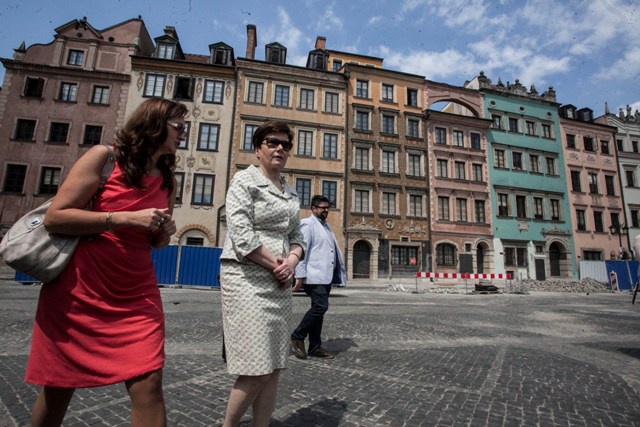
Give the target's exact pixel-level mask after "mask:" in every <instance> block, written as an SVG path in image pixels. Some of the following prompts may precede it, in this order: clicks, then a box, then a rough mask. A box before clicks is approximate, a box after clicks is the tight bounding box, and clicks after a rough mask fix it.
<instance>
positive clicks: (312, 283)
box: [291, 196, 346, 359]
mask: <svg viewBox="0 0 640 427" xmlns="http://www.w3.org/2000/svg"><path fill="white" fill-rule="evenodd" d="M328 215H329V199H327V198H326V197H324V196H313V199H311V215H310V216H309V217H307V218H305V219H303V220H302V221H301V227H300V229H301V231H302V234H303V235H304V240H305V242H307V251H306V253H305V257H304V260H302V261H300V263H299V264H298V267H297V268H296V284H295V286H294V288H293V289H294V291H297V290H298V289H300V287H301V286H303V285H304V291H305V292H306V294H307V295H309V297H311V308H310V309H309V311H307V313H306V314H305V315H304V317H303V318H302V321H301V322H300V324H299V325H298V327H297V328H296V329H295V331H293V333H292V334H291V347H292V348H293V353H294V354H295V356H296V357H297V358H298V359H306V358H307V355H309V356H314V357H320V358H322V359H333V358H334V357H335V356H334V355H333V354H331V353H329V352H328V351H327V350H325V349H324V348H323V347H322V337H321V335H322V324H323V322H324V314H325V313H326V312H327V310H328V309H329V294H330V293H331V286H333V285H341V284H344V283H346V274H345V268H344V260H343V259H342V253H341V252H340V249H339V248H338V242H337V241H336V237H335V235H334V234H333V231H331V227H329V224H327V216H328ZM307 336H308V337H309V349H308V351H307V350H305V343H304V341H305V339H306V338H307Z"/></svg>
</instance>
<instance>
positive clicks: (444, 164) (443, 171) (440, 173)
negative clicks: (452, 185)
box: [436, 159, 449, 178]
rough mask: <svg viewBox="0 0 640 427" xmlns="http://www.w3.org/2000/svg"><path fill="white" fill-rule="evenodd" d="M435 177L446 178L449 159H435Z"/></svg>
mask: <svg viewBox="0 0 640 427" xmlns="http://www.w3.org/2000/svg"><path fill="white" fill-rule="evenodd" d="M437 166H438V168H437V170H436V173H437V175H436V176H437V177H438V178H447V177H448V176H449V173H448V169H449V161H448V160H446V159H438V160H437Z"/></svg>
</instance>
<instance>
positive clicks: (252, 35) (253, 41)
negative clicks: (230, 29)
mask: <svg viewBox="0 0 640 427" xmlns="http://www.w3.org/2000/svg"><path fill="white" fill-rule="evenodd" d="M256 32H257V30H256V26H255V25H253V24H247V55H246V57H247V58H248V59H255V56H256V46H257V45H258V36H257V34H256Z"/></svg>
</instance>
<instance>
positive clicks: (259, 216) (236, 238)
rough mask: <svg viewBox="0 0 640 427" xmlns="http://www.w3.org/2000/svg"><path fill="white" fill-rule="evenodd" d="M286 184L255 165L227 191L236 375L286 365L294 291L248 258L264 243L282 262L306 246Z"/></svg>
mask: <svg viewBox="0 0 640 427" xmlns="http://www.w3.org/2000/svg"><path fill="white" fill-rule="evenodd" d="M283 183H284V180H283ZM284 184H285V185H284V192H281V191H279V190H278V189H277V188H276V186H275V185H273V183H272V182H271V181H270V180H269V179H267V178H266V177H265V176H264V175H263V174H262V173H261V172H260V170H259V169H258V168H256V167H255V166H249V167H248V168H247V169H245V170H243V171H240V172H238V173H236V174H235V176H234V177H233V180H232V181H231V185H230V186H229V190H228V192H227V198H226V215H227V228H228V231H227V238H226V240H225V244H224V249H223V251H222V256H221V260H222V263H221V268H220V288H221V297H222V323H223V328H224V341H225V347H226V356H227V370H228V372H229V373H230V374H236V375H252V376H255V375H266V374H270V373H272V372H273V371H274V370H275V369H283V368H285V367H286V360H287V357H288V354H289V343H290V336H291V330H290V326H291V315H292V308H291V289H290V288H281V287H280V286H279V282H278V281H277V280H276V279H275V277H274V275H273V273H272V272H271V270H270V269H268V268H264V267H262V266H260V265H258V264H256V263H254V262H253V261H251V260H249V259H248V258H246V256H247V255H248V254H249V253H251V252H253V251H254V250H255V249H257V248H258V247H260V246H262V245H264V246H265V248H267V249H269V250H270V251H271V252H272V253H273V254H274V255H275V256H276V257H282V258H286V257H287V255H288V253H289V248H290V245H292V244H294V243H295V244H298V245H300V246H302V247H303V248H305V246H306V245H305V243H304V236H303V235H302V233H301V232H300V204H299V203H300V202H299V200H298V195H297V194H296V192H295V191H293V190H292V189H291V188H290V187H289V186H288V185H286V183H284Z"/></svg>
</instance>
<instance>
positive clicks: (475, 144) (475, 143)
mask: <svg viewBox="0 0 640 427" xmlns="http://www.w3.org/2000/svg"><path fill="white" fill-rule="evenodd" d="M471 148H473V149H474V150H479V149H480V134H479V133H475V132H471Z"/></svg>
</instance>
